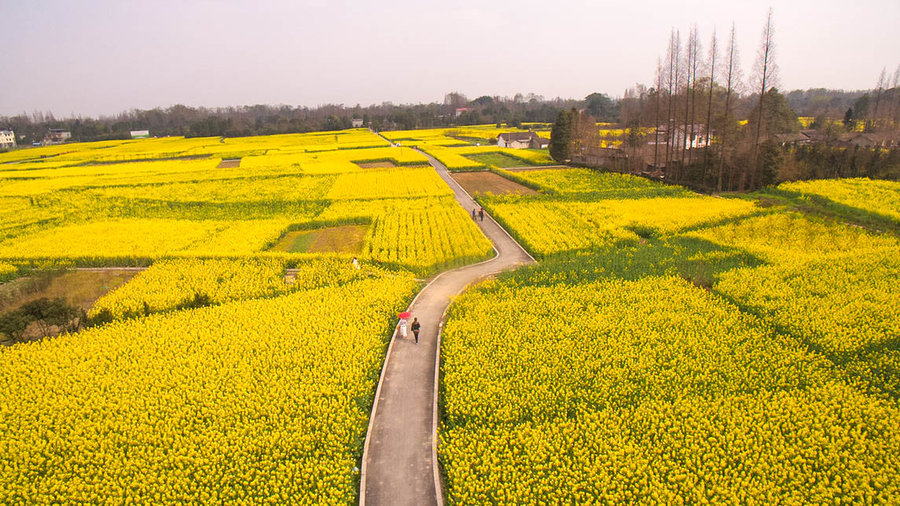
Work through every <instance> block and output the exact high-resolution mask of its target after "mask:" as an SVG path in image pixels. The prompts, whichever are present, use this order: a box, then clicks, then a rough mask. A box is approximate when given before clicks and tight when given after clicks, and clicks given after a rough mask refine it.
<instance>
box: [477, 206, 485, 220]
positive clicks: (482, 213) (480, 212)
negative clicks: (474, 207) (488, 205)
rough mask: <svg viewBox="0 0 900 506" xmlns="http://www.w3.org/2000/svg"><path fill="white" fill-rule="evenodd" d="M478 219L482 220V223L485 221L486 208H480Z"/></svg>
mask: <svg viewBox="0 0 900 506" xmlns="http://www.w3.org/2000/svg"><path fill="white" fill-rule="evenodd" d="M478 217H479V218H481V221H484V208H483V207H479V208H478Z"/></svg>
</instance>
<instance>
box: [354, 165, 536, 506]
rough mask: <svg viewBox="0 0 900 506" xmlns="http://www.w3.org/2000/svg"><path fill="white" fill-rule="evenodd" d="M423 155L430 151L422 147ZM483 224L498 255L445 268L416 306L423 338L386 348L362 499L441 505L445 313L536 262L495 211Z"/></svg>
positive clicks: (464, 197)
mask: <svg viewBox="0 0 900 506" xmlns="http://www.w3.org/2000/svg"><path fill="white" fill-rule="evenodd" d="M423 154H424V153H423ZM425 156H427V157H428V160H429V162H430V163H431V165H432V166H433V167H434V168H435V170H436V171H437V173H438V175H439V176H440V177H441V178H442V179H443V180H444V181H446V182H447V184H448V185H449V186H450V188H451V189H452V190H453V193H454V196H455V197H456V200H457V202H459V203H460V205H462V206H463V208H464V209H465V210H466V212H468V213H471V212H472V209H473V208H477V206H478V204H476V203H475V201H474V200H473V199H472V197H471V196H470V195H469V194H468V193H466V191H465V190H464V189H463V188H462V187H461V186H460V185H459V183H457V182H456V181H455V180H453V178H451V177H450V173H449V171H448V170H447V168H446V167H445V166H444V165H443V164H441V163H440V162H438V161H437V160H435V159H434V158H433V157H431V156H429V155H427V154H426V155H425ZM478 226H479V227H480V228H481V230H482V232H484V234H485V235H486V236H487V237H488V239H490V240H491V242H493V243H494V250H495V251H496V252H497V255H496V256H495V257H494V258H493V259H491V260H487V261H485V262H481V263H477V264H473V265H467V266H465V267H460V268H458V269H454V270H450V271H445V272H443V273H441V274H439V275H438V276H437V277H435V278H434V279H432V280H431V282H430V283H429V284H428V285H426V286H425V288H423V289H422V291H421V292H419V294H418V295H417V296H416V298H415V300H413V303H412V304H411V305H410V309H409V311H410V312H411V313H412V315H413V316H414V317H418V318H419V321H420V322H421V324H422V330H421V333H420V335H419V343H418V344H415V342H414V341H413V339H412V334H411V333H410V336H409V338H406V339H403V338H399V337H395V338H394V339H393V340H392V341H391V344H390V346H389V347H388V352H387V356H386V357H385V363H384V367H383V369H382V372H381V379H380V380H379V383H378V389H377V391H376V394H375V395H376V397H375V402H374V404H373V406H372V415H371V418H370V421H369V429H368V433H367V434H366V443H365V448H364V450H363V458H362V474H361V476H360V500H359V503H360V505H364V504H370V505H381V504H390V505H415V506H427V505H431V504H443V496H442V490H441V484H440V473H439V470H438V469H437V461H436V450H437V440H436V437H437V436H436V431H437V381H438V371H439V360H440V354H439V343H440V328H441V326H442V325H443V322H442V319H443V317H444V314H445V313H446V310H447V308H448V307H449V306H450V302H451V298H452V297H454V296H456V295H458V294H459V293H461V292H462V291H463V290H465V288H466V287H467V286H468V285H470V284H471V283H473V282H475V281H478V280H480V279H483V278H485V277H488V276H490V275H492V274H496V273H498V272H501V271H504V270H509V269H513V268H515V267H517V266H520V265H523V264H530V263H534V258H532V257H531V255H529V254H528V252H526V251H525V249H524V248H522V246H520V245H519V243H517V242H516V241H515V240H514V239H513V238H512V237H511V236H510V235H509V234H508V233H507V232H506V230H504V229H503V228H502V227H501V226H500V225H498V224H497V222H495V221H494V220H493V219H492V218H491V217H490V216H487V215H485V218H484V221H479V222H478Z"/></svg>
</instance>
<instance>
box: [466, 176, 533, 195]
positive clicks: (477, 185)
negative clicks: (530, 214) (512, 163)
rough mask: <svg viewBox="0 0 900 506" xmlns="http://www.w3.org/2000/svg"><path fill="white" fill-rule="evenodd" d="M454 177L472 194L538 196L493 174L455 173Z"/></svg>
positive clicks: (526, 188)
mask: <svg viewBox="0 0 900 506" xmlns="http://www.w3.org/2000/svg"><path fill="white" fill-rule="evenodd" d="M452 177H453V179H455V180H456V182H457V183H459V184H460V185H461V186H462V187H463V188H465V189H466V191H467V192H469V193H470V194H475V193H487V192H491V193H493V194H494V195H509V194H513V193H518V194H520V195H535V194H537V192H536V191H534V190H532V189H531V188H528V187H527V186H522V185H520V184H519V183H516V182H514V181H510V180H509V179H506V178H505V177H503V176H498V175H497V174H494V173H493V172H455V173H453V174H452Z"/></svg>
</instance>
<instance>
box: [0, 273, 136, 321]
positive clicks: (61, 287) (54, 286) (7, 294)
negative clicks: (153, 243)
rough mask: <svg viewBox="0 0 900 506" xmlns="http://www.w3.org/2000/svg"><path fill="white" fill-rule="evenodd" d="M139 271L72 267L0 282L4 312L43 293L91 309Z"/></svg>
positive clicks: (0, 300)
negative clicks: (65, 270)
mask: <svg viewBox="0 0 900 506" xmlns="http://www.w3.org/2000/svg"><path fill="white" fill-rule="evenodd" d="M137 274H138V272H137V271H129V270H122V271H118V270H105V271H69V272H63V273H38V274H35V275H33V276H29V277H27V278H20V279H16V280H13V281H10V282H8V283H4V284H2V285H0V312H5V311H10V310H12V309H16V308H18V307H19V306H21V305H22V304H25V303H27V302H31V301H33V300H37V299H40V298H42V297H47V298H50V299H54V298H57V297H60V298H63V299H66V300H67V301H68V302H69V303H70V304H73V305H76V306H80V307H81V308H82V309H84V310H85V311H87V310H88V309H90V308H91V306H92V305H93V304H94V302H95V301H96V300H97V299H99V298H100V297H102V296H104V295H106V293H107V292H109V291H110V290H114V289H116V288H118V287H120V286H122V285H123V284H125V283H127V282H128V281H129V280H130V279H131V278H133V277H134V276H135V275H137Z"/></svg>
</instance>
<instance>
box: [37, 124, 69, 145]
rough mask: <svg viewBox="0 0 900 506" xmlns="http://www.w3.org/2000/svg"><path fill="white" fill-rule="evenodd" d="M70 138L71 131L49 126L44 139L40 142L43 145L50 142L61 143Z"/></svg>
mask: <svg viewBox="0 0 900 506" xmlns="http://www.w3.org/2000/svg"><path fill="white" fill-rule="evenodd" d="M71 138H72V132H70V131H68V130H63V129H60V128H51V129H50V131H49V132H47V135H45V136H44V141H43V142H42V143H41V144H43V145H45V146H48V145H51V144H62V143H63V142H66V141H67V140H69V139H71Z"/></svg>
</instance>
